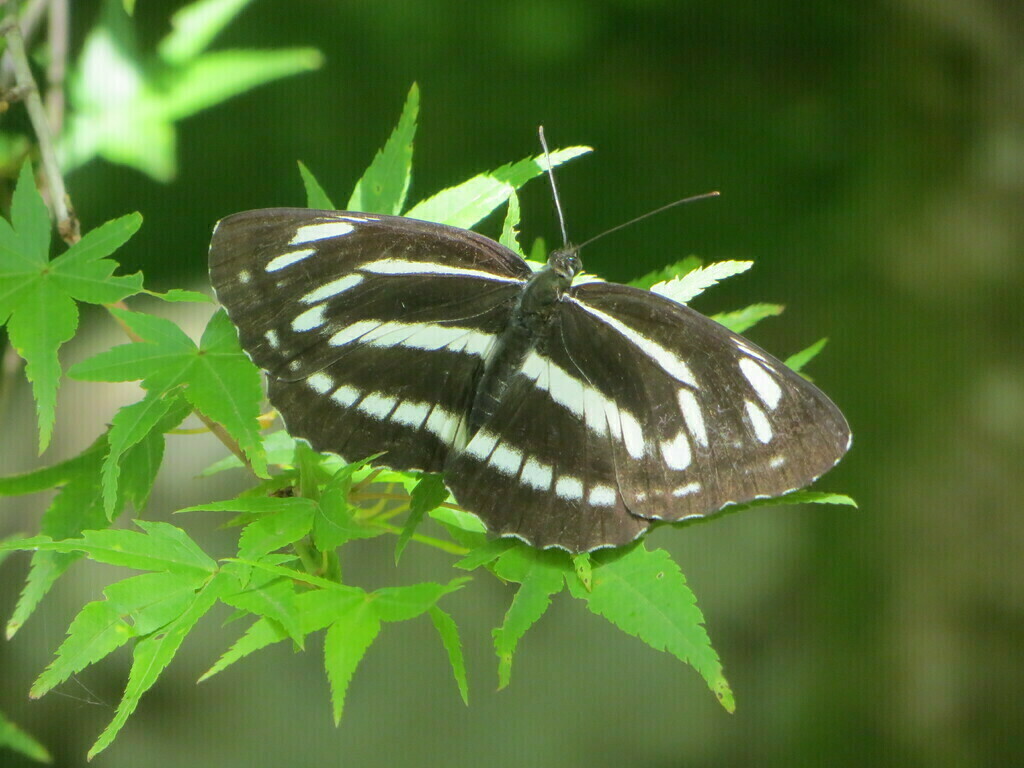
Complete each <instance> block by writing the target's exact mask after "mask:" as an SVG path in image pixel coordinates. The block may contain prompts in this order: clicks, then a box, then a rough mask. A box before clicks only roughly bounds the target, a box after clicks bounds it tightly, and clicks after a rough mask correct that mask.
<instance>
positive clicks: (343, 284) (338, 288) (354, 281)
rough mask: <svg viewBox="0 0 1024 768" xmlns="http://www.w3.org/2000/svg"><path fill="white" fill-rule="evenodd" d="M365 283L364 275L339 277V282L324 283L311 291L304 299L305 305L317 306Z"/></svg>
mask: <svg viewBox="0 0 1024 768" xmlns="http://www.w3.org/2000/svg"><path fill="white" fill-rule="evenodd" d="M361 282H363V276H362V275H345V276H344V277H339V278H338V279H337V280H331V282H329V283H324V284H323V285H321V286H320V287H319V288H317V289H316V290H314V291H310V292H309V293H307V294H306V295H305V296H303V297H302V303H303V304H316V303H317V302H319V301H324V300H326V299H330V298H333V297H335V296H337V295H338V294H339V293H343V292H344V291H347V290H349V289H350V288H355V287H356V286H357V285H359V284H360V283H361Z"/></svg>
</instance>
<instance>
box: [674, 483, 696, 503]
mask: <svg viewBox="0 0 1024 768" xmlns="http://www.w3.org/2000/svg"><path fill="white" fill-rule="evenodd" d="M699 490H700V483H687V484H686V485H680V486H679V487H678V488H675V489H673V491H672V495H673V496H675V497H676V498H677V499H678V498H679V497H680V496H689V495H690V494H691V493H696V492H697V491H699Z"/></svg>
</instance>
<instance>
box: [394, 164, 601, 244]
mask: <svg viewBox="0 0 1024 768" xmlns="http://www.w3.org/2000/svg"><path fill="white" fill-rule="evenodd" d="M590 151H591V149H590V147H569V148H567V149H559V150H556V151H554V152H552V153H551V165H552V167H554V166H558V165H561V164H562V163H564V162H566V161H568V160H571V159H572V158H574V157H579V156H580V155H583V154H586V153H587V152H590ZM546 168H547V164H546V163H545V162H544V155H538V156H536V157H528V158H526V159H524V160H520V161H519V162H517V163H509V164H508V165H503V166H502V167H501V168H498V169H497V170H495V171H491V172H490V173H481V174H480V175H479V176H474V177H473V178H472V179H470V180H469V181H466V182H463V183H462V184H459V185H458V186H455V187H449V188H448V189H445V190H442V191H441V192H438V193H437V194H436V195H434V196H433V197H430V198H428V199H426V200H424V201H422V202H420V203H417V204H416V205H414V206H413V207H412V208H411V209H410V210H409V211H408V212H407V213H406V214H405V215H406V216H410V217H412V218H414V219H423V220H424V221H436V222H438V223H440V224H448V225H450V226H453V227H462V228H463V229H469V228H470V227H472V226H473V225H474V224H476V223H477V222H478V221H480V220H481V219H483V218H484V217H485V216H487V215H488V214H490V213H491V212H492V211H493V210H495V209H496V208H497V207H498V206H499V205H501V204H502V203H504V202H505V201H506V200H508V199H509V197H511V195H512V193H513V192H514V191H515V190H517V189H519V187H521V186H523V184H525V183H526V182H528V181H529V180H530V179H532V178H535V177H537V176H540V175H541V174H542V173H544V172H545V171H546Z"/></svg>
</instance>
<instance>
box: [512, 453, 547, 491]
mask: <svg viewBox="0 0 1024 768" xmlns="http://www.w3.org/2000/svg"><path fill="white" fill-rule="evenodd" d="M551 476H552V471H551V465H550V464H542V463H540V462H539V461H537V460H536V459H534V458H533V457H532V456H531V457H530V458H529V459H527V460H526V463H525V464H524V465H523V471H522V472H521V473H520V475H519V479H520V480H521V481H522V483H523V484H524V485H528V486H530V487H531V488H535V489H537V490H538V491H546V490H548V489H549V488H550V487H551Z"/></svg>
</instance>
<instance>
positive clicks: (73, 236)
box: [0, 0, 82, 245]
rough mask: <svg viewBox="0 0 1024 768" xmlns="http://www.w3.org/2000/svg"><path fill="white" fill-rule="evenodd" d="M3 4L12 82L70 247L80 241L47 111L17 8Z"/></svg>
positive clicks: (0, 27)
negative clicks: (21, 95)
mask: <svg viewBox="0 0 1024 768" xmlns="http://www.w3.org/2000/svg"><path fill="white" fill-rule="evenodd" d="M4 3H5V5H6V6H7V16H6V17H5V18H4V20H3V22H2V23H0V31H2V32H3V35H4V37H6V38H7V50H8V52H9V53H10V54H11V59H12V61H13V62H14V75H15V80H16V82H17V84H18V87H19V88H20V89H22V91H23V92H24V94H25V109H27V110H28V116H29V119H30V120H31V121H32V128H33V130H34V131H35V132H36V139H37V140H38V141H39V154H40V157H41V158H42V161H43V175H44V176H45V177H46V185H47V187H48V188H49V192H50V205H51V206H52V208H53V215H54V218H55V219H56V220H57V231H58V232H59V233H60V236H61V237H62V238H63V239H64V242H66V243H67V244H68V245H71V244H73V243H77V242H78V241H79V240H81V239H82V235H81V232H80V230H79V226H78V219H77V217H76V216H75V214H74V211H73V209H72V208H71V205H70V200H69V199H68V194H67V191H66V189H65V187H64V177H63V176H62V175H61V172H60V166H58V165H57V152H56V150H55V149H54V144H53V135H52V134H51V133H50V122H49V120H48V118H47V116H46V110H45V109H44V108H43V100H42V99H41V98H40V97H39V88H38V87H37V86H36V81H35V78H34V77H33V76H32V68H31V66H30V65H29V61H28V54H27V53H26V51H25V41H24V39H23V38H22V36H21V28H20V27H19V26H18V15H17V13H18V4H17V3H16V2H15V0H4Z"/></svg>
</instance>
